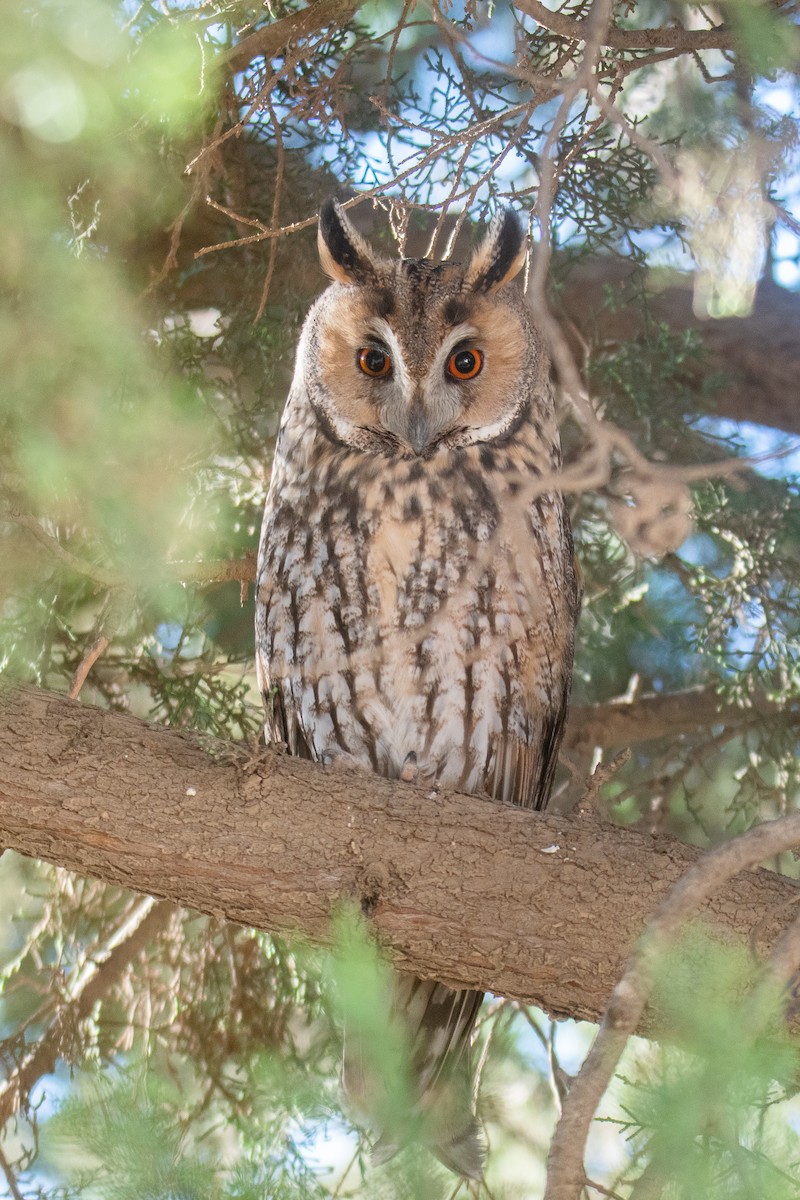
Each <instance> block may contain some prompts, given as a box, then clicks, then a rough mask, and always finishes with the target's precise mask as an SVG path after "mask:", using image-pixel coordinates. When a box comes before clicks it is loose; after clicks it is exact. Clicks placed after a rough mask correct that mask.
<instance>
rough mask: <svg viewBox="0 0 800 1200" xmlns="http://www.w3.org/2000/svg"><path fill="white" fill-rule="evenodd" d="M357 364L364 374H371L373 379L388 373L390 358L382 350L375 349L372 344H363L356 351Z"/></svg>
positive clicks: (390, 366)
mask: <svg viewBox="0 0 800 1200" xmlns="http://www.w3.org/2000/svg"><path fill="white" fill-rule="evenodd" d="M358 365H359V366H360V367H361V370H362V371H363V372H364V374H365V375H371V376H372V377H373V379H375V378H378V377H380V376H381V375H388V374H389V372H390V371H391V369H392V360H391V359H390V358H389V355H388V354H386V353H385V352H384V351H383V350H377V349H376V348H375V347H374V346H365V347H364V349H363V350H359V352H358Z"/></svg>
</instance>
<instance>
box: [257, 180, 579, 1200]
mask: <svg viewBox="0 0 800 1200" xmlns="http://www.w3.org/2000/svg"><path fill="white" fill-rule="evenodd" d="M319 249H320V256H321V260H322V266H323V268H324V269H325V271H326V273H327V274H328V275H329V276H330V277H331V279H332V280H333V282H332V283H331V285H330V286H329V287H328V288H327V289H326V291H324V292H323V294H322V295H321V296H320V297H319V299H318V300H317V301H316V302H315V303H314V305H313V306H312V308H311V311H310V312H309V314H308V317H307V319H306V322H305V325H304V327H303V331H302V335H301V338H300V344H299V347H298V352H297V363H296V369H295V374H294V380H293V382H292V387H291V391H290V394H289V399H288V401H287V404H286V409H285V411H284V414H283V419H282V423H281V428H280V434H279V437H278V443H277V449H276V453H275V462H274V467H273V472H272V481H271V484H270V489H269V494H268V496H267V502H266V510H265V513H264V524H263V529H262V534H261V544H260V549H259V560H258V582H257V597H256V599H257V609H256V658H257V667H258V672H259V680H260V686H261V689H262V693H263V696H264V700H265V704H266V706H267V737H268V739H269V740H271V741H273V742H280V743H283V744H285V745H286V746H287V747H288V749H289V752H290V753H292V754H296V755H301V756H303V757H306V758H311V759H315V760H317V761H321V762H325V763H332V764H334V765H335V764H336V763H337V761H338V762H340V763H344V764H348V765H351V764H361V765H363V767H364V768H366V769H368V770H371V771H375V772H376V773H378V774H380V775H385V776H389V777H390V778H394V779H405V780H409V781H418V782H420V783H424V784H425V785H431V786H432V787H433V788H434V789H435V788H436V787H437V786H438V787H443V788H452V789H458V790H461V791H466V792H473V793H488V794H489V795H490V796H493V797H496V798H498V799H502V800H506V801H510V802H512V803H514V804H520V805H524V806H527V807H530V808H542V807H543V806H544V805H545V804H546V803H547V799H548V794H549V791H550V787H551V783H552V777H553V771H554V769H555V763H556V759H557V755H558V747H559V743H560V740H561V734H562V730H563V726H564V719H565V714H566V707H567V699H568V693H569V685H570V676H571V669H572V648H573V635H574V629H575V623H576V620H577V613H578V606H579V588H578V583H577V580H576V573H575V566H574V559H573V550H572V540H571V536H570V530H569V523H568V519H567V515H566V512H565V507H564V502H563V498H562V497H561V495H560V494H559V493H558V491H557V490H554V486H553V476H554V473H557V471H558V469H559V467H560V444H559V434H558V427H557V424H556V419H555V412H554V404H553V395H552V390H551V386H550V382H549V363H548V360H547V355H546V353H545V350H544V348H543V344H542V340H541V337H540V336H539V334H538V333H537V331H536V329H535V327H534V324H533V322H532V319H531V314H530V312H529V309H528V307H527V305H526V303H525V301H524V299H523V297H522V295H521V294H520V292H519V290H518V288H517V287H516V285H512V284H510V283H509V281H510V280H511V279H512V278H513V277H514V276H515V275H516V274H517V272H518V271H519V269H520V267H521V266H522V263H523V260H524V254H525V242H524V236H523V232H522V229H521V226H520V223H519V221H518V219H517V218H516V216H515V215H514V213H513V212H511V211H508V210H506V211H503V212H501V213H499V214H498V215H497V216H496V217H495V218H494V220H493V221H492V223H491V225H490V228H489V231H488V234H487V236H486V238H485V240H484V241H483V242H482V243H481V244H480V245H479V247H478V248H477V249H476V250H475V252H474V253H473V255H472V257H471V259H470V261H469V262H468V263H467V264H466V265H464V264H460V265H459V264H455V263H443V264H435V263H433V262H430V261H428V260H427V259H415V258H406V259H399V260H391V259H387V258H384V257H382V256H379V255H378V254H376V253H375V252H374V251H373V250H372V249H371V247H369V246H368V245H367V243H366V242H365V241H364V240H363V238H362V237H361V236H360V235H359V234H358V232H357V231H356V230H355V228H354V227H353V225H352V224H351V222H350V221H349V220H348V218H347V216H346V215H345V213H344V212H343V210H342V209H341V208H340V206H339V205H338V204H337V203H336V202H335V201H328V202H327V203H326V204H325V205H324V206H323V208H322V211H321V213H320V223H319ZM540 481H541V482H540ZM545 488H546V489H547V490H544V489H545ZM431 803H432V804H435V803H436V800H435V795H434V797H433V798H432V799H431ZM481 999H482V993H480V992H477V991H454V990H452V989H450V988H448V987H446V986H444V985H443V984H440V983H437V982H435V981H431V980H420V979H416V978H414V977H413V976H410V975H398V976H397V978H396V982H395V999H394V1008H395V1012H396V1013H398V1014H402V1020H403V1022H404V1024H405V1029H406V1033H407V1037H408V1040H409V1046H410V1054H411V1058H412V1068H413V1070H412V1074H413V1079H414V1089H415V1096H414V1102H415V1108H416V1114H417V1115H416V1118H415V1121H412V1120H409V1119H408V1118H407V1117H406V1118H401V1117H400V1116H398V1117H397V1119H396V1121H393V1120H392V1119H391V1117H390V1116H387V1112H386V1104H385V1103H382V1102H381V1097H380V1096H377V1097H376V1096H375V1095H374V1091H375V1088H376V1087H379V1086H380V1085H378V1084H376V1081H375V1078H374V1072H371V1071H370V1068H369V1067H368V1065H366V1063H365V1061H364V1056H363V1055H362V1054H360V1053H359V1048H358V1045H357V1042H356V1043H355V1044H354V1045H351V1046H349V1047H348V1044H347V1042H348V1038H347V1031H346V1032H345V1061H344V1068H343V1083H344V1089H345V1093H346V1095H347V1097H348V1098H349V1100H350V1101H351V1103H352V1104H353V1105H354V1106H356V1107H360V1108H362V1109H363V1110H366V1111H368V1112H371V1113H372V1114H373V1119H374V1114H375V1113H380V1114H381V1116H380V1118H379V1124H380V1126H381V1137H380V1139H379V1142H378V1146H377V1147H376V1157H377V1158H378V1159H379V1160H382V1159H384V1158H388V1157H389V1156H390V1154H391V1153H393V1151H394V1150H395V1149H396V1148H397V1146H398V1144H400V1143H401V1142H402V1141H403V1140H405V1139H407V1138H408V1137H409V1136H416V1137H421V1138H422V1140H423V1141H425V1142H426V1144H427V1145H429V1147H430V1149H432V1150H433V1152H434V1153H435V1154H436V1155H437V1156H438V1157H439V1158H440V1159H441V1161H442V1162H444V1163H445V1164H446V1165H447V1166H449V1167H451V1168H452V1169H453V1170H455V1171H457V1172H459V1173H460V1174H462V1175H465V1176H468V1177H472V1178H479V1177H480V1174H481V1169H482V1148H481V1139H480V1135H479V1129H478V1124H477V1121H476V1119H475V1117H474V1115H473V1112H472V1107H471V1102H470V1084H469V1064H468V1059H469V1042H470V1036H471V1031H472V1027H473V1024H474V1021H475V1017H476V1015H477V1011H478V1007H479V1005H480V1002H481ZM420 1114H422V1115H421V1116H420Z"/></svg>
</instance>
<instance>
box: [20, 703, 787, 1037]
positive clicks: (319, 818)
mask: <svg viewBox="0 0 800 1200" xmlns="http://www.w3.org/2000/svg"><path fill="white" fill-rule="evenodd" d="M215 751H216V753H215ZM0 842H2V844H3V845H5V846H7V847H12V848H13V849H15V850H18V851H20V852H21V853H23V854H29V855H36V856H38V857H40V858H43V859H46V860H49V861H51V862H57V863H59V864H60V865H62V866H65V867H68V868H70V869H72V870H75V871H78V872H82V873H84V874H88V875H95V876H98V877H99V878H101V879H106V880H109V881H111V882H114V883H119V884H123V885H125V886H127V887H130V888H133V889H135V890H138V891H144V892H149V893H152V894H153V895H156V896H163V897H166V898H168V899H170V900H172V901H175V902H176V903H179V904H185V905H189V906H192V907H194V908H197V909H200V910H201V911H204V912H208V913H213V914H214V915H216V916H219V917H224V918H228V919H229V920H233V921H239V922H243V923H245V924H248V925H256V926H260V927H262V928H264V929H269V930H273V931H276V932H277V931H281V932H296V933H303V934H306V935H308V936H310V937H312V938H314V939H319V940H322V941H324V940H325V939H326V938H327V936H328V934H329V921H330V916H331V913H332V911H334V910H335V909H336V907H337V905H339V904H340V903H341V902H343V901H346V900H349V901H352V902H354V903H356V904H358V905H360V906H361V907H362V909H363V910H364V911H365V912H367V913H369V914H370V915H371V917H372V919H373V921H374V924H375V927H376V929H377V931H378V933H379V935H380V937H381V939H382V940H383V941H384V942H385V944H386V945H387V947H388V948H389V949H390V951H391V953H392V957H393V958H394V960H395V961H396V962H397V963H398V964H399V965H401V966H404V967H408V968H410V969H413V970H414V971H415V972H416V973H417V974H421V975H428V976H434V977H437V978H440V979H442V980H445V981H448V982H452V983H455V984H457V985H459V986H472V987H483V988H489V989H491V990H493V991H496V992H499V993H502V994H504V995H509V996H514V997H518V998H520V999H524V1000H528V1001H534V1002H536V1003H538V1004H541V1005H542V1006H543V1007H544V1008H546V1009H547V1010H548V1011H550V1012H552V1013H555V1014H559V1015H570V1016H576V1017H582V1018H588V1019H590V1020H597V1019H598V1017H599V1016H600V1014H601V1013H602V1011H603V1009H604V1006H605V1003H606V1001H607V999H608V996H609V995H610V993H611V990H612V988H613V986H614V983H615V982H616V980H617V978H618V976H619V974H620V972H621V968H622V966H623V964H624V961H625V959H626V957H627V955H628V953H629V951H630V949H631V946H632V945H633V942H634V940H635V939H636V937H637V935H638V934H639V933H640V932H641V930H642V929H643V927H644V925H645V922H646V920H647V917H648V915H649V914H650V913H651V911H652V910H653V908H654V907H655V905H656V904H657V902H658V901H659V900H660V899H661V897H662V896H663V895H664V893H665V892H666V890H667V889H668V888H669V887H670V886H671V885H672V884H673V883H674V882H675V881H676V879H678V878H679V877H680V876H681V875H682V873H683V872H684V871H685V870H686V869H687V868H688V867H689V866H691V865H692V864H693V863H695V862H696V861H697V859H698V857H699V852H698V851H697V850H695V849H693V848H691V847H689V846H684V845H682V844H680V843H677V842H673V841H671V840H669V839H666V838H655V839H654V838H651V837H648V836H644V835H641V834H638V833H634V832H630V831H625V830H622V829H618V828H615V827H613V826H611V825H607V824H602V823H599V822H598V821H597V820H596V818H594V817H593V816H592V815H591V814H586V815H582V816H577V817H571V818H565V817H561V816H556V815H552V814H538V813H531V812H525V811H521V810H519V809H515V808H512V807H510V806H502V805H498V804H496V803H493V802H491V801H488V800H482V799H480V798H476V797H474V796H461V795H456V794H438V795H434V794H432V793H427V792H426V791H425V790H424V789H419V788H415V787H411V786H409V785H406V784H399V783H392V782H389V781H387V780H384V779H379V778H376V777H373V776H370V775H368V774H366V773H364V774H362V773H360V772H354V773H353V772H339V771H331V770H324V769H322V768H320V767H318V766H315V765H314V764H310V763H306V762H301V761H296V760H291V759H289V758H287V757H285V756H282V755H280V754H277V753H271V752H270V753H267V752H265V753H264V754H263V755H261V756H255V757H254V758H253V759H251V760H248V759H247V757H246V755H239V754H237V753H236V752H233V753H231V752H230V748H226V747H225V746H222V745H217V746H216V747H211V748H209V746H208V744H207V743H203V742H202V741H201V740H200V739H199V738H198V737H196V736H194V735H190V734H185V733H179V732H176V731H174V730H167V729H163V728H158V727H154V726H149V725H147V724H146V723H144V722H143V721H139V720H137V719H136V718H134V717H130V716H124V715H120V714H115V713H108V712H104V711H101V710H99V709H95V708H91V707H89V706H86V705H82V704H79V703H77V702H74V701H70V700H67V699H65V698H64V697H61V696H56V695H52V694H49V693H45V692H37V691H34V690H32V689H20V688H5V689H3V691H1V692H0ZM798 898H800V888H798V886H797V885H796V884H794V883H793V882H791V881H789V880H787V879H784V878H781V877H779V876H777V875H774V874H772V873H770V872H767V871H755V872H747V873H745V874H743V875H742V876H740V877H739V878H738V879H737V880H735V881H734V882H733V883H732V884H731V885H729V886H728V887H726V888H724V889H722V890H721V891H720V892H719V893H718V894H717V895H716V896H714V897H713V899H712V900H711V901H710V902H709V903H708V904H707V905H705V907H704V908H702V909H701V910H700V915H701V916H703V917H705V918H707V919H708V920H709V921H711V922H712V923H713V925H714V926H715V927H716V928H717V929H718V930H720V931H721V932H722V933H723V934H724V935H727V936H729V937H732V938H738V939H739V940H746V939H749V938H750V937H751V936H752V937H753V939H754V940H755V941H756V942H757V943H758V945H759V947H760V948H763V949H764V950H767V949H769V948H771V946H772V945H773V944H774V942H775V940H776V939H777V937H778V936H779V934H780V932H781V930H782V927H783V925H784V924H785V923H786V921H787V920H788V919H789V918H790V916H791V914H792V913H793V912H794V911H796V908H795V906H796V903H797V900H798Z"/></svg>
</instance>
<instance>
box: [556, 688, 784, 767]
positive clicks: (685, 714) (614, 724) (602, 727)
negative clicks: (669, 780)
mask: <svg viewBox="0 0 800 1200" xmlns="http://www.w3.org/2000/svg"><path fill="white" fill-rule="evenodd" d="M776 717H777V718H779V719H780V720H782V721H786V722H789V723H791V724H793V725H794V724H800V705H799V704H797V703H796V702H794V701H792V700H791V699H787V701H786V702H779V701H777V700H771V699H770V698H769V697H768V696H765V695H764V694H763V693H756V694H755V695H754V696H751V697H750V698H749V704H748V705H747V706H745V705H741V704H730V703H727V702H725V701H722V700H721V699H720V697H719V696H718V695H717V693H716V691H715V689H714V688H713V687H695V688H686V689H685V690H684V691H681V692H672V693H669V694H667V695H664V696H638V697H637V698H636V699H635V700H633V701H627V700H626V701H622V702H619V701H614V700H612V701H609V702H608V703H607V704H593V705H586V706H584V707H574V708H573V709H572V710H571V712H570V716H569V724H568V725H567V731H566V734H565V737H564V743H563V746H564V750H565V751H566V752H567V753H571V754H574V753H580V752H582V751H583V752H588V753H591V751H592V750H593V749H594V748H595V747H596V746H599V747H600V748H601V749H608V748H611V747H614V746H628V745H636V744H638V743H640V742H647V741H651V740H653V739H655V738H662V737H676V736H678V735H679V734H682V733H692V732H693V731H696V730H698V729H708V728H709V727H710V726H712V725H724V726H726V727H729V726H732V725H736V726H738V725H748V726H749V725H754V724H757V723H758V722H759V721H764V720H768V719H771V718H776Z"/></svg>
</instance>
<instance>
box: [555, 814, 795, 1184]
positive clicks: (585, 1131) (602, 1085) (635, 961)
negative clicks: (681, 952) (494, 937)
mask: <svg viewBox="0 0 800 1200" xmlns="http://www.w3.org/2000/svg"><path fill="white" fill-rule="evenodd" d="M799 843H800V813H795V814H793V815H792V816H789V817H781V818H780V819H779V820H777V821H767V822H765V823H764V824H763V825H758V826H756V827H755V828H754V829H750V830H748V832H747V833H744V834H742V835H741V837H738V838H735V839H734V840H733V841H732V842H727V843H726V844H725V845H723V846H718V847H717V848H716V849H715V850H711V851H710V852H709V853H708V854H706V855H704V856H703V858H701V859H700V861H699V862H698V863H696V864H695V866H694V867H692V869H691V870H689V871H687V872H686V874H685V875H684V876H683V878H682V879H681V880H680V881H679V882H678V883H677V884H676V885H675V886H674V887H673V888H672V889H671V891H670V892H669V893H668V894H667V896H666V897H665V899H664V900H662V901H661V903H660V904H659V906H658V908H657V909H656V911H655V913H654V914H653V916H652V918H651V919H650V921H649V923H648V926H647V929H646V931H645V934H644V936H643V937H642V939H641V941H640V943H639V946H638V948H637V950H636V951H635V952H634V954H633V955H632V956H631V959H630V961H629V962H628V965H627V967H626V969H625V971H624V973H623V975H622V977H621V978H620V980H619V982H618V983H617V985H616V987H615V988H614V991H613V992H612V995H611V999H610V1001H609V1003H608V1006H607V1008H606V1011H605V1015H604V1017H603V1021H602V1023H601V1025H600V1029H599V1030H598V1033H597V1037H596V1038H595V1040H594V1042H593V1044H592V1047H591V1049H590V1051H589V1053H588V1055H587V1056H586V1059H585V1061H584V1064H583V1066H582V1067H581V1069H580V1071H579V1073H578V1075H577V1076H576V1078H575V1080H574V1082H573V1084H572V1087H571V1088H570V1090H569V1093H568V1095H567V1097H566V1098H565V1100H564V1104H563V1108H562V1112H561V1117H560V1119H559V1122H558V1125H557V1126H556V1132H555V1136H554V1138H553V1141H552V1143H551V1146H550V1152H549V1155H548V1160H547V1186H546V1189H545V1194H544V1200H579V1197H580V1194H581V1190H582V1188H583V1186H584V1183H585V1179H586V1175H585V1172H584V1166H583V1163H584V1156H585V1150H586V1140H587V1138H588V1136H589V1129H590V1127H591V1124H592V1121H593V1119H594V1114H595V1112H596V1110H597V1106H598V1104H599V1103H600V1100H601V1099H602V1096H603V1093H604V1092H605V1090H606V1088H607V1087H608V1085H609V1083H610V1082H611V1079H612V1077H613V1074H614V1071H615V1070H616V1067H617V1064H618V1062H619V1059H620V1057H621V1055H622V1051H623V1050H624V1049H625V1046H626V1044H627V1041H628V1038H629V1037H630V1036H631V1035H632V1034H633V1033H634V1032H635V1031H636V1029H637V1027H638V1026H639V1024H640V1022H641V1020H642V1016H643V1013H644V1009H645V1005H646V1003H647V999H648V996H649V994H650V988H651V986H652V967H653V962H654V958H655V955H656V954H658V953H661V952H663V950H664V948H665V947H666V946H669V945H670V943H671V942H673V941H674V940H675V938H676V937H677V936H678V934H679V933H680V931H681V929H682V928H683V927H684V925H685V922H686V918H687V917H688V915H689V914H690V913H692V912H693V911H695V910H696V909H698V908H699V907H700V906H701V905H702V904H704V903H705V902H707V901H708V899H709V897H710V896H712V895H713V894H714V892H716V891H717V890H718V889H719V888H721V887H722V886H723V885H724V884H727V883H729V881H730V880H731V879H733V877H734V876H736V875H739V874H740V872H742V871H747V870H749V869H750V868H752V867H754V866H756V865H757V864H758V863H760V862H764V860H765V859H767V858H770V857H771V856H772V855H775V854H781V853H783V852H784V851H786V850H789V849H791V848H792V847H794V846H797V845H798V844H799ZM796 925H797V923H796ZM799 949H800V927H796V926H793V927H792V928H791V929H790V930H789V932H788V934H785V935H784V936H783V937H781V939H780V940H779V942H778V944H777V946H776V949H775V963H776V965H777V967H776V969H777V968H779V969H780V971H781V972H782V973H783V972H785V971H786V968H787V965H788V964H789V963H790V962H796V955H797V953H798V950H799Z"/></svg>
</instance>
